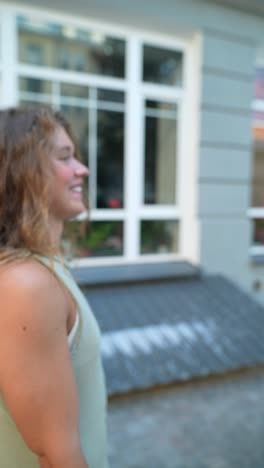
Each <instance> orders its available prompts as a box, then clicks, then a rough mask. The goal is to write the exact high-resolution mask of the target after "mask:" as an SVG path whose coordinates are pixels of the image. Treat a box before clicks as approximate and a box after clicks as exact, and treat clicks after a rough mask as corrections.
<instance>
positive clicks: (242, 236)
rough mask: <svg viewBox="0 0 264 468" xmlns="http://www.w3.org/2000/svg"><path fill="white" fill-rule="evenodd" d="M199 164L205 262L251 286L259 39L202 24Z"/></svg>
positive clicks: (207, 265)
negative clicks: (253, 128) (254, 86)
mask: <svg viewBox="0 0 264 468" xmlns="http://www.w3.org/2000/svg"><path fill="white" fill-rule="evenodd" d="M203 37H204V47H203V60H202V93H201V133H200V164H199V169H200V172H199V186H200V190H199V193H200V199H199V217H200V239H201V245H200V248H201V250H200V260H201V265H202V266H203V267H204V268H205V269H207V270H209V271H214V272H222V273H224V274H226V275H227V276H229V277H231V278H232V279H233V280H235V281H238V282H240V283H241V284H242V285H244V286H245V287H246V288H247V289H248V290H251V283H252V279H251V272H250V259H249V247H250V243H251V223H250V220H249V219H248V217H247V210H248V207H249V206H250V203H251V166H252V151H251V141H252V135H251V125H252V115H251V103H252V84H253V78H254V62H255V57H256V43H255V41H253V40H252V41H250V40H249V39H248V38H243V37H241V35H239V36H237V37H236V36H235V34H232V35H228V34H227V35H225V34H224V33H222V34H220V33H219V31H216V32H215V33H214V31H213V30H212V29H210V30H209V31H208V30H206V29H205V30H204V35H203Z"/></svg>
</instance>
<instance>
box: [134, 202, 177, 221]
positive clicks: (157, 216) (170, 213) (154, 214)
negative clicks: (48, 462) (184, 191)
mask: <svg viewBox="0 0 264 468" xmlns="http://www.w3.org/2000/svg"><path fill="white" fill-rule="evenodd" d="M138 217H139V218H140V219H141V220H142V221H144V220H147V219H152V220H157V221H159V220H168V221H169V220H175V221H176V220H179V219H180V218H181V211H180V209H179V208H178V207H177V206H175V205H171V206H166V205H155V206H144V207H141V208H140V209H139V211H138Z"/></svg>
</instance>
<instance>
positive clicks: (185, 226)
mask: <svg viewBox="0 0 264 468" xmlns="http://www.w3.org/2000/svg"><path fill="white" fill-rule="evenodd" d="M201 54H202V36H201V34H199V33H197V34H196V35H195V36H194V37H193V39H192V41H191V42H190V44H189V47H188V49H187V50H186V54H185V60H184V70H183V83H184V89H185V96H184V100H183V101H182V109H181V111H182V112H181V119H180V128H181V130H180V134H179V138H180V148H179V160H178V171H179V182H178V183H179V192H178V196H179V206H180V209H181V211H182V213H183V217H182V220H181V224H180V234H179V250H180V252H182V254H183V255H184V256H185V257H186V258H188V259H189V260H190V261H192V262H194V263H199V262H200V244H201V242H200V225H199V219H198V209H199V208H198V207H199V205H198V202H199V183H198V181H199V150H200V147H199V140H200V101H201V97H200V93H201V88H202V86H201V79H202V74H201V69H202V67H201Z"/></svg>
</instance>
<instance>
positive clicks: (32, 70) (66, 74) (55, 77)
mask: <svg viewBox="0 0 264 468" xmlns="http://www.w3.org/2000/svg"><path fill="white" fill-rule="evenodd" d="M17 72H18V74H19V75H20V76H21V77H27V78H28V77H30V78H39V79H43V80H52V81H61V82H63V83H64V82H65V83H72V84H76V85H84V86H92V87H95V88H105V89H113V90H117V91H126V90H127V84H126V80H125V79H120V78H112V77H110V76H102V75H92V74H89V73H81V72H75V71H69V70H67V71H65V70H61V69H58V68H51V67H39V66H33V65H24V64H23V65H22V64H18V65H17Z"/></svg>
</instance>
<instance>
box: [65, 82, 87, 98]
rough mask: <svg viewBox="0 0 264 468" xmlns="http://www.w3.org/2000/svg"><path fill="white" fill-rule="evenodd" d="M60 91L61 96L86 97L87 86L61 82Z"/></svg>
mask: <svg viewBox="0 0 264 468" xmlns="http://www.w3.org/2000/svg"><path fill="white" fill-rule="evenodd" d="M60 93H61V96H62V98H63V97H72V98H75V99H88V96H89V90H88V86H81V85H76V84H72V83H61V87H60Z"/></svg>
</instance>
